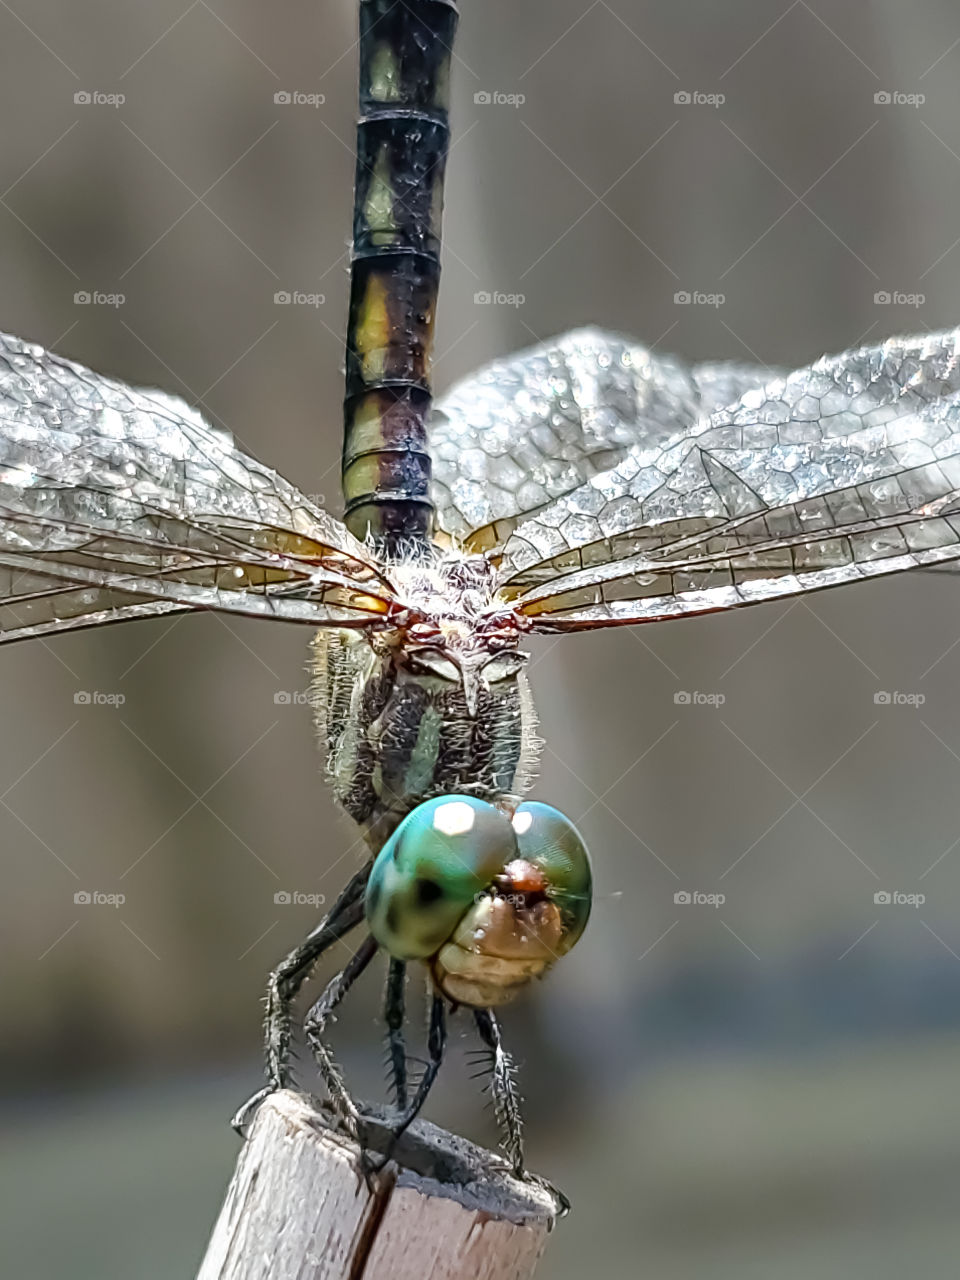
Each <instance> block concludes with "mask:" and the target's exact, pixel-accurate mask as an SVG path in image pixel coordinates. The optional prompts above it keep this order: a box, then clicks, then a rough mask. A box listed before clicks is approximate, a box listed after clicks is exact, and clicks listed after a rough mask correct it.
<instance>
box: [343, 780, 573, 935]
mask: <svg viewBox="0 0 960 1280" xmlns="http://www.w3.org/2000/svg"><path fill="white" fill-rule="evenodd" d="M540 807H541V808H543V807H544V806H542V805H541V806H540ZM551 812H553V811H552V810H551ZM516 856H517V838H516V836H515V834H514V829H513V827H512V826H511V825H510V819H509V818H507V817H506V815H505V814H503V813H501V812H500V810H499V809H495V808H494V806H493V805H492V804H487V803H486V801H484V800H478V799H477V798H476V797H475V796H438V797H437V798H436V799H435V800H426V801H424V803H423V804H420V805H418V806H417V807H416V809H414V810H413V811H412V813H408V814H407V816H406V817H405V818H404V820H403V821H402V822H401V823H400V825H399V826H398V827H397V829H396V831H394V833H393V835H392V836H391V837H390V839H389V840H388V841H387V843H386V844H385V845H384V846H383V848H382V849H381V850H380V852H379V854H378V855H377V859H376V861H375V862H374V864H373V870H372V871H371V872H370V879H369V880H368V881H367V897H366V913H367V923H368V924H369V926H370V932H371V933H372V934H373V936H374V937H375V938H376V940H377V941H378V942H379V943H380V945H381V946H382V947H384V948H385V949H386V950H387V951H389V952H390V954H391V955H392V956H395V957H396V958H397V959H398V960H424V959H426V958H427V957H428V956H432V955H434V954H435V952H437V951H438V950H439V949H440V947H442V946H443V944H444V943H445V942H446V941H447V939H448V938H449V937H450V936H451V934H452V933H453V932H454V930H455V929H456V927H457V925H458V923H459V922H460V920H461V918H462V917H463V916H464V914H465V913H466V912H467V911H468V910H469V908H470V907H471V905H472V904H473V901H474V899H475V898H476V896H477V894H479V893H483V891H484V890H485V889H486V888H487V887H488V886H489V885H490V884H491V882H492V881H493V878H494V876H496V875H497V874H498V873H499V872H500V871H501V870H502V869H503V867H504V865H505V864H506V863H508V862H509V861H510V860H511V858H515V857H516Z"/></svg>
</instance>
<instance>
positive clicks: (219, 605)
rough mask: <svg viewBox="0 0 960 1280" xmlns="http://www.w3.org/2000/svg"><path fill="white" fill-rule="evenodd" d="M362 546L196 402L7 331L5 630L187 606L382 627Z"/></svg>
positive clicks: (3, 377) (2, 503)
mask: <svg viewBox="0 0 960 1280" xmlns="http://www.w3.org/2000/svg"><path fill="white" fill-rule="evenodd" d="M391 600H392V593H391V591H390V588H389V585H388V584H387V583H385V582H384V581H383V580H382V577H381V576H380V575H379V573H378V570H377V568H376V566H375V565H374V563H373V562H372V560H371V558H370V555H369V553H368V551H367V550H366V549H365V547H364V545H363V544H361V543H359V542H357V541H356V539H354V538H353V537H351V535H350V534H349V533H348V532H347V530H346V529H345V528H344V527H343V526H342V525H341V524H340V522H339V521H337V520H335V519H333V518H332V517H331V516H330V515H328V514H327V513H326V512H325V511H323V510H321V509H320V508H318V507H317V506H316V505H315V504H314V503H312V502H311V501H310V500H308V499H307V498H306V497H305V496H304V495H303V494H301V493H300V492H299V491H298V490H297V489H296V488H294V486H292V485H290V484H288V483H287V481H285V480H283V479H282V478H281V477H280V476H278V475H276V474H275V473H274V472H272V471H270V470H269V469H268V468H266V467H264V466H262V465H261V464H260V463H259V462H257V461H256V460H255V459H254V458H251V457H250V456H249V455H248V454H246V453H245V452H244V451H243V450H242V449H241V448H240V447H239V446H238V445H237V444H236V443H235V442H234V441H233V439H232V438H231V437H230V436H229V435H228V434H226V433H225V432H221V431H216V430H214V429H213V428H212V427H210V426H209V425H208V424H207V423H206V422H205V421H204V420H203V418H202V417H201V416H200V415H199V414H198V413H197V412H196V411H195V410H194V409H192V408H191V407H190V406H189V405H187V404H185V403H184V402H183V401H181V400H178V399H176V398H175V397H172V396H169V395H166V394H165V393H163V392H155V391H141V390H136V389H134V388H132V387H128V386H125V385H124V384H123V383H120V382H116V381H113V380H112V379H109V378H105V377H102V376H101V375H99V374H95V373H91V372H90V371H89V370H87V369H84V368H83V367H82V366H81V365H77V364H74V363H72V362H71V361H68V360H64V359H62V358H61V357H59V356H56V355H53V354H51V353H50V352H47V351H45V350H44V349H43V348H42V347H39V346H36V345H34V344H31V343H26V342H23V341H21V340H20V339H19V338H13V337H8V336H5V335H0V641H2V640H9V639H19V638H23V637H25V636H30V635H37V634H41V635H42V634H48V633H51V632H57V631H62V630H67V629H70V628H76V627H81V626H90V625H94V624H98V623H102V622H107V621H123V620H127V619H131V618H137V617H146V616H150V615H152V614H162V613H169V612H172V611H175V610H177V609H182V608H216V609H223V610H226V611H228V612H235V613H240V614H247V615H249V616H254V617H276V618H283V619H287V620H290V621H296V622H305V623H310V624H313V625H317V626H322V625H367V624H373V625H376V624H377V623H378V621H379V620H382V617H383V615H384V614H385V613H387V612H389V608H390V604H391Z"/></svg>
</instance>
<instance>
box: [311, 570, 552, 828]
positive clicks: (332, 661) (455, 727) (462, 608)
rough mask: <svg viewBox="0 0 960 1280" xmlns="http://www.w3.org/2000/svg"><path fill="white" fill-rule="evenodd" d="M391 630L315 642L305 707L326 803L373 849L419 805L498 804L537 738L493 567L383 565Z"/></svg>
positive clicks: (517, 787) (524, 770) (531, 762)
mask: <svg viewBox="0 0 960 1280" xmlns="http://www.w3.org/2000/svg"><path fill="white" fill-rule="evenodd" d="M386 572H387V573H388V575H389V578H390V581H391V585H392V586H393V588H394V590H395V592H396V597H397V602H398V604H399V605H400V611H399V615H398V616H399V618H400V620H401V621H400V622H399V623H398V625H397V627H396V628H394V629H388V630H381V631H377V632H372V633H371V634H369V635H367V634H364V633H362V632H361V633H357V632H355V631H347V630H342V631H336V630H329V631H327V630H325V631H322V632H320V633H319V634H318V636H317V638H316V640H315V642H314V672H315V674H314V682H313V690H312V691H313V703H314V707H315V710H316V715H317V722H318V726H319V729H320V733H321V737H322V738H323V740H324V741H325V744H326V748H327V776H328V778H329V780H330V781H331V783H332V785H333V787H334V791H335V793H336V796H337V799H338V801H339V802H340V804H341V805H342V806H343V807H344V808H345V809H346V811H347V812H348V813H349V814H350V816H351V817H352V818H354V820H355V821H357V822H358V823H360V825H361V827H362V828H363V831H364V835H365V837H366V839H367V841H368V842H369V844H370V845H371V847H372V848H374V849H379V848H380V847H381V845H382V844H383V843H384V841H385V840H386V839H387V838H388V837H389V836H390V834H391V832H392V831H393V830H394V828H395V827H396V826H397V824H398V823H399V822H400V821H401V820H402V819H403V818H404V817H405V816H406V814H407V813H409V812H410V811H411V810H412V809H414V808H415V807H416V806H417V805H418V804H420V803H421V802H422V801H423V800H426V799H429V798H431V797H433V796H438V795H449V794H452V793H461V794H462V793H464V792H466V793H468V794H471V795H475V796H477V797H478V798H480V799H483V800H487V801H490V802H491V803H504V804H506V806H507V807H510V806H512V805H515V804H516V803H518V802H519V800H520V798H521V797H522V795H523V794H524V793H525V791H526V790H527V789H528V787H529V785H530V782H531V780H532V775H533V770H534V767H535V764H536V759H537V755H538V751H539V745H540V740H539V738H538V737H537V735H536V723H537V721H536V713H535V711H534V708H533V703H532V700H531V697H530V691H529V687H528V685H527V681H526V678H525V677H524V675H523V671H522V667H523V664H524V661H525V658H526V655H525V654H523V653H521V652H520V651H519V648H518V645H519V640H520V635H521V630H522V623H521V622H520V620H519V619H518V618H517V616H516V615H515V614H513V612H512V611H511V610H510V609H509V607H508V606H505V605H503V604H502V603H501V602H499V601H498V600H497V597H496V594H495V577H494V571H493V568H492V566H491V565H490V564H489V563H488V562H487V561H486V560H485V559H484V558H483V557H482V556H466V555H462V554H459V553H454V552H443V553H439V552H438V554H437V556H436V558H435V559H433V560H431V561H428V562H427V563H423V562H402V563H399V564H392V565H390V566H389V567H388V568H387V569H386Z"/></svg>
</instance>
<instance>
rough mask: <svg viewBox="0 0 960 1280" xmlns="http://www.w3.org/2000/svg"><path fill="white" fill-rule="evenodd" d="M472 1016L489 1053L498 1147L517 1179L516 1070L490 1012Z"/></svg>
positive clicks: (520, 1143) (478, 1011)
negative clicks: (498, 1137)
mask: <svg viewBox="0 0 960 1280" xmlns="http://www.w3.org/2000/svg"><path fill="white" fill-rule="evenodd" d="M473 1016H474V1019H475V1021H476V1024H477V1030H478V1031H479V1032H480V1039H481V1040H482V1041H483V1043H484V1044H485V1045H486V1046H487V1048H488V1049H489V1050H490V1053H491V1057H492V1063H491V1081H490V1083H491V1091H492V1093H493V1106H494V1110H495V1112H496V1117H497V1123H498V1124H499V1126H500V1129H501V1131H502V1133H503V1138H502V1145H503V1149H504V1151H505V1152H506V1154H507V1159H508V1160H509V1161H510V1163H511V1164H512V1165H513V1170H514V1173H516V1174H517V1176H518V1177H521V1178H522V1177H523V1176H524V1171H523V1117H522V1115H521V1114H520V1092H519V1090H518V1089H517V1081H516V1067H515V1066H514V1062H513V1059H512V1058H511V1056H510V1054H509V1053H507V1051H506V1049H504V1047H503V1041H502V1039H501V1036H500V1023H499V1022H498V1021H497V1016H496V1014H495V1013H494V1012H493V1010H492V1009H474V1011H473Z"/></svg>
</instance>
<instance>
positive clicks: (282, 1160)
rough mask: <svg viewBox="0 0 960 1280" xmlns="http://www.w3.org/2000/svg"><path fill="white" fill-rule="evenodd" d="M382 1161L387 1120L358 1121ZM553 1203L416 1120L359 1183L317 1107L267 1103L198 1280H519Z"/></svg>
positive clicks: (353, 1151)
mask: <svg viewBox="0 0 960 1280" xmlns="http://www.w3.org/2000/svg"><path fill="white" fill-rule="evenodd" d="M364 1138H365V1142H366V1146H367V1150H368V1151H371V1152H378V1153H380V1154H383V1153H384V1152H385V1150H386V1148H387V1145H388V1143H389V1141H390V1131H389V1127H388V1125H387V1123H386V1116H385V1114H384V1113H383V1112H377V1111H369V1112H367V1114H366V1116H365V1129H364ZM560 1205H561V1201H560V1200H558V1198H557V1197H556V1196H555V1195H554V1194H552V1192H551V1190H550V1189H549V1188H548V1187H547V1186H546V1185H540V1184H539V1183H537V1182H535V1181H533V1182H528V1181H525V1180H521V1179H519V1178H516V1177H515V1176H514V1175H513V1174H512V1172H511V1171H510V1170H509V1168H508V1167H507V1165H506V1163H505V1161H503V1160H502V1159H501V1158H500V1157H498V1156H496V1155H494V1154H493V1153H492V1152H489V1151H485V1150H483V1148H481V1147H477V1146H475V1145H474V1144H473V1143H471V1142H467V1141H466V1140H465V1139H463V1138H459V1137H457V1136H455V1135H454V1134H451V1133H447V1132H445V1131H444V1130H442V1129H439V1128H437V1126H436V1125H432V1124H430V1123H429V1122H427V1121H423V1120H418V1121H416V1122H415V1123H414V1124H413V1125H411V1127H410V1129H409V1130H408V1131H407V1132H406V1133H405V1134H404V1135H403V1137H402V1138H401V1140H400V1142H399V1143H398V1144H397V1147H396V1150H395V1151H394V1153H393V1158H392V1159H391V1161H390V1163H389V1164H387V1165H386V1166H385V1168H384V1169H383V1170H382V1171H381V1172H379V1173H377V1174H376V1175H374V1176H373V1178H372V1179H371V1180H370V1182H369V1184H368V1181H367V1180H366V1179H365V1178H364V1176H363V1173H362V1171H361V1167H360V1149H359V1147H358V1146H357V1144H356V1143H355V1142H353V1141H352V1140H351V1139H349V1138H348V1137H346V1136H345V1135H344V1134H343V1133H341V1132H338V1131H337V1130H335V1129H334V1128H332V1127H331V1119H330V1115H329V1113H328V1112H327V1111H326V1110H325V1108H324V1106H323V1105H322V1104H318V1103H317V1102H316V1101H315V1100H313V1099H312V1098H309V1097H307V1096H305V1095H303V1094H299V1093H294V1092H292V1091H289V1090H285V1091H282V1092H280V1093H276V1094H273V1095H272V1096H271V1097H269V1098H267V1099H266V1101H265V1102H264V1103H263V1104H262V1106H261V1108H260V1111H259V1112H258V1114H257V1117H256V1120H255V1122H254V1124H253V1127H252V1129H251V1132H250V1135H249V1137H248V1138H247V1140H246V1142H245V1143H244V1147H243V1150H242V1151H241V1153H240V1158H239V1160H238V1162H237V1167H236V1171H235V1173H234V1176H233V1180H232V1182H231V1184H230V1187H229V1189H228V1191H227V1196H226V1199H225V1201H224V1205H223V1208H222V1210H221V1212H220V1217H219V1219H218V1221H217V1224H216V1226H215V1228H214V1231H213V1235H212V1236H211V1240H210V1245H209V1248H208V1251H207V1255H206V1258H205V1259H204V1261H203V1263H202V1264H201V1267H200V1271H199V1272H198V1280H293V1278H294V1277H297V1278H300V1277H306V1276H310V1277H311V1278H315V1280H361V1277H362V1280H381V1278H382V1280H387V1278H388V1277H389V1280H468V1278H469V1280H475V1278H476V1277H483V1280H528V1277H530V1276H531V1275H532V1274H533V1270H534V1267H535V1266H536V1263H537V1261H538V1259H539V1257H540V1255H541V1253H542V1252H543V1248H544V1245H545V1242H546V1237H547V1233H548V1232H549V1231H550V1230H551V1228H552V1227H553V1224H554V1221H555V1219H556V1217H557V1215H558V1212H559V1210H560Z"/></svg>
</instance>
